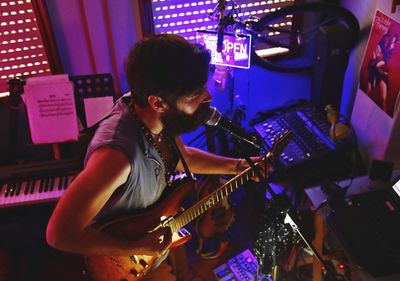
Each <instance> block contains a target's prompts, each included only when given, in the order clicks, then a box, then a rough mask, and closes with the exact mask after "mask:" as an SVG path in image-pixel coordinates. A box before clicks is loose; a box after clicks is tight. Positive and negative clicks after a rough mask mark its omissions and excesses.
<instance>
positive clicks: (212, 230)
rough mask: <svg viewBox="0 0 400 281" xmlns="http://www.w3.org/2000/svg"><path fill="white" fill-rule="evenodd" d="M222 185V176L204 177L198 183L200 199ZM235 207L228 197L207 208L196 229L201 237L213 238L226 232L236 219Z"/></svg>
mask: <svg viewBox="0 0 400 281" xmlns="http://www.w3.org/2000/svg"><path fill="white" fill-rule="evenodd" d="M219 186H221V182H220V176H208V177H203V178H201V179H200V181H199V182H198V183H197V190H198V191H197V192H198V198H199V200H201V199H203V198H205V197H207V196H209V195H210V194H211V193H213V192H214V191H215V190H216V189H217V188H218V187H219ZM234 215H235V213H234V212H233V209H232V208H231V206H230V205H229V202H228V197H225V198H223V199H222V200H221V201H220V202H218V204H215V205H214V206H213V207H211V208H210V209H208V210H207V212H205V213H204V214H203V215H202V216H201V217H199V218H198V220H197V224H196V231H197V234H198V235H199V237H200V238H202V239H211V238H214V237H218V236H220V235H222V234H224V233H225V232H226V231H227V230H228V228H229V227H230V226H231V225H232V223H233V221H234Z"/></svg>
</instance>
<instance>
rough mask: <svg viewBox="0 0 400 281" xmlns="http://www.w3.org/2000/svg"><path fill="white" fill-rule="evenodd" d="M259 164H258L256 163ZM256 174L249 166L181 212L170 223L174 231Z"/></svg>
mask: <svg viewBox="0 0 400 281" xmlns="http://www.w3.org/2000/svg"><path fill="white" fill-rule="evenodd" d="M256 165H257V164H256ZM254 175H255V172H254V170H253V169H252V168H251V167H249V168H247V169H246V170H244V171H243V172H242V173H240V174H239V175H237V176H235V177H234V178H232V179H230V180H229V181H227V182H226V183H225V184H224V185H222V186H221V187H219V188H218V189H217V190H215V191H214V192H213V193H211V194H209V195H208V196H206V197H204V198H203V199H201V200H200V201H199V202H197V203H196V204H195V205H193V206H192V207H190V208H189V209H187V210H186V211H184V212H183V213H181V214H179V215H178V216H176V217H175V219H174V220H172V221H171V222H170V223H169V226H170V227H171V230H172V232H176V231H178V230H179V229H180V228H182V227H183V226H185V225H186V224H188V223H189V222H191V221H193V220H194V219H195V218H197V217H198V216H200V215H201V214H203V213H204V212H205V211H207V210H208V209H210V208H211V207H213V206H214V205H216V204H217V203H218V202H220V201H221V200H222V199H223V198H225V197H227V196H228V195H229V194H231V193H232V192H234V191H235V190H236V189H238V188H239V187H240V186H241V185H243V184H245V183H246V182H248V181H249V180H250V178H251V177H252V176H254Z"/></svg>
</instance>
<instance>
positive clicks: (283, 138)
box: [267, 130, 294, 157]
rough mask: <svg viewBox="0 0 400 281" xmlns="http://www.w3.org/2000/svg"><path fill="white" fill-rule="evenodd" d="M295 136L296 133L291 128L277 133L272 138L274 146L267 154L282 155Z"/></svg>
mask: <svg viewBox="0 0 400 281" xmlns="http://www.w3.org/2000/svg"><path fill="white" fill-rule="evenodd" d="M293 137H294V134H293V132H292V131H291V130H282V131H281V132H278V133H276V134H275V136H274V139H273V140H272V147H271V149H270V150H269V152H268V154H267V156H272V157H274V156H279V155H281V154H282V152H283V150H285V148H286V146H287V145H288V144H289V142H290V141H291V140H292V139H293Z"/></svg>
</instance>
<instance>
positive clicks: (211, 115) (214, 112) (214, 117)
mask: <svg viewBox="0 0 400 281" xmlns="http://www.w3.org/2000/svg"><path fill="white" fill-rule="evenodd" d="M221 116H222V115H221V113H220V112H219V111H218V109H217V108H216V107H214V106H210V109H209V112H208V118H207V121H206V123H205V124H206V125H209V126H217V125H218V123H219V121H220V120H221Z"/></svg>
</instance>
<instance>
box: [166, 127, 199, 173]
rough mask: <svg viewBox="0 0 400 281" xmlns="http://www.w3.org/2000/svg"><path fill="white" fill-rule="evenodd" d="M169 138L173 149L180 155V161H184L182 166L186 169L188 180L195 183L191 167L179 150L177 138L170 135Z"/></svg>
mask: <svg viewBox="0 0 400 281" xmlns="http://www.w3.org/2000/svg"><path fill="white" fill-rule="evenodd" d="M168 138H169V139H170V141H171V145H172V148H173V149H174V150H175V153H176V154H177V155H178V157H179V159H180V160H181V161H182V165H183V168H184V169H185V173H186V175H187V176H188V178H189V179H190V180H192V181H194V179H193V176H192V173H191V172H190V170H189V167H188V165H187V163H186V161H185V158H184V157H183V155H182V153H181V151H180V150H179V147H178V145H177V144H176V141H175V138H174V137H173V136H170V135H169V136H168Z"/></svg>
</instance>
